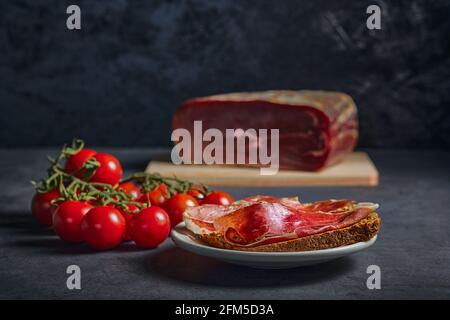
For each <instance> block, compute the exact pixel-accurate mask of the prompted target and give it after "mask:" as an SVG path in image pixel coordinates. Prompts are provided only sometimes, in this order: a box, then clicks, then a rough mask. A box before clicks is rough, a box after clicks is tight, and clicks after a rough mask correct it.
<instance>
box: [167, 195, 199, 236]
mask: <svg viewBox="0 0 450 320" xmlns="http://www.w3.org/2000/svg"><path fill="white" fill-rule="evenodd" d="M195 206H198V202H197V200H195V198H194V197H192V196H190V195H188V194H185V193H178V194H176V195H174V196H173V197H172V198H170V199H169V200H167V201H166V202H165V203H164V209H165V210H166V211H167V213H168V214H169V217H170V224H171V225H172V228H173V227H175V226H176V225H177V224H179V223H180V222H181V221H182V220H183V212H184V211H185V210H186V209H187V208H188V207H195Z"/></svg>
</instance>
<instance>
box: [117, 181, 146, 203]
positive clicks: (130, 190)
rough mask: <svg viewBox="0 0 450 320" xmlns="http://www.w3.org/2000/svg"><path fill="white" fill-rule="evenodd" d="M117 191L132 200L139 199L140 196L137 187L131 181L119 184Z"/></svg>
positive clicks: (139, 190)
mask: <svg viewBox="0 0 450 320" xmlns="http://www.w3.org/2000/svg"><path fill="white" fill-rule="evenodd" d="M118 189H119V190H122V191H123V192H125V193H126V194H129V195H131V197H132V199H139V198H140V197H141V196H142V194H141V189H140V188H139V186H138V185H136V184H135V183H133V182H131V181H129V182H124V183H121V184H119V188H118Z"/></svg>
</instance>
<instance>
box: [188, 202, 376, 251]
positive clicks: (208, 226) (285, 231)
mask: <svg viewBox="0 0 450 320" xmlns="http://www.w3.org/2000/svg"><path fill="white" fill-rule="evenodd" d="M377 207H378V205H376V204H373V203H356V202H354V201H352V200H324V201H318V202H314V203H307V204H302V203H300V202H299V201H298V198H297V197H292V198H275V197H271V196H254V197H251V198H247V199H244V200H241V201H238V202H235V203H234V204H232V205H229V206H218V205H203V206H199V207H190V208H188V209H187V210H186V212H185V213H184V221H185V223H186V227H187V229H189V230H190V231H192V232H193V233H194V234H196V235H198V236H200V238H202V237H203V236H210V235H214V237H216V238H217V237H220V239H221V241H223V242H225V244H226V245H227V246H231V247H233V248H239V247H255V246H264V245H268V244H273V243H278V242H283V241H290V240H293V239H301V238H305V237H310V236H313V235H320V234H323V233H326V232H329V231H334V230H342V229H345V228H347V227H350V226H352V225H355V224H357V223H359V222H360V221H362V220H364V219H366V218H367V217H369V215H371V214H373V213H374V212H375V209H376V208H377ZM341 236H342V235H341ZM210 239H211V237H210ZM222 246H223V245H222Z"/></svg>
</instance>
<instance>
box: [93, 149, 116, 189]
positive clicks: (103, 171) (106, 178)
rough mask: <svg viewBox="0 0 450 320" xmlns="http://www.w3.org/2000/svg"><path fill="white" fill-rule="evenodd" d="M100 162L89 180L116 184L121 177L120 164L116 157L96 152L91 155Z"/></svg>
mask: <svg viewBox="0 0 450 320" xmlns="http://www.w3.org/2000/svg"><path fill="white" fill-rule="evenodd" d="M93 158H94V159H95V160H97V161H98V162H99V163H100V167H98V168H97V169H95V172H94V174H93V175H92V177H90V178H89V182H99V183H107V184H110V185H116V184H117V183H119V181H120V178H122V165H121V164H120V162H119V160H117V158H116V157H114V156H113V155H111V154H109V153H97V154H95V155H94V156H93Z"/></svg>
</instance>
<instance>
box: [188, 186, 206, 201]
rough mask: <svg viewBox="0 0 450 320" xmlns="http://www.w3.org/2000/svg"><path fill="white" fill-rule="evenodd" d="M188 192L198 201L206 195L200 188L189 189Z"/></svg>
mask: <svg viewBox="0 0 450 320" xmlns="http://www.w3.org/2000/svg"><path fill="white" fill-rule="evenodd" d="M187 194H188V195H190V196H192V197H194V198H195V199H197V201H201V200H203V199H204V198H205V195H204V194H203V193H202V192H201V190H199V189H197V188H191V189H189V191H188V192H187Z"/></svg>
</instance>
